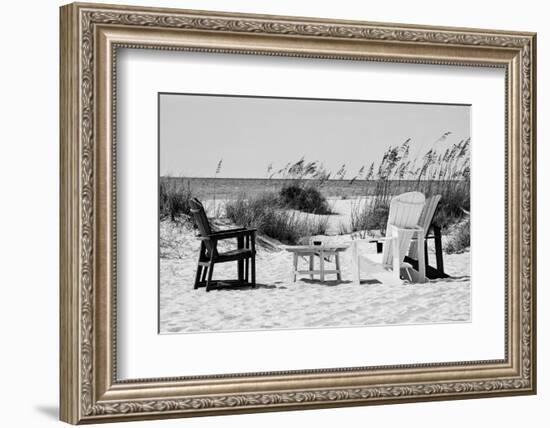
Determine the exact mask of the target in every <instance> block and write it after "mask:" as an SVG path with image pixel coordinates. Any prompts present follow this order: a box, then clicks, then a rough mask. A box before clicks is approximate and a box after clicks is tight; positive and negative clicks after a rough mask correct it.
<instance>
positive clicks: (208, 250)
mask: <svg viewBox="0 0 550 428" xmlns="http://www.w3.org/2000/svg"><path fill="white" fill-rule="evenodd" d="M191 213H192V214H193V218H194V220H195V224H196V226H197V228H198V229H199V234H200V236H199V239H200V240H201V247H200V251H199V261H198V263H197V273H196V275H195V287H194V288H195V289H197V288H199V287H206V291H210V290H211V289H212V288H213V287H216V288H218V287H219V286H220V285H229V286H242V285H251V286H252V287H256V247H255V241H256V229H249V228H239V229H230V230H220V231H214V230H212V228H211V227H210V222H209V221H208V218H207V217H206V212H205V210H204V207H203V205H202V203H201V202H200V201H199V200H198V199H197V198H193V199H192V200H191ZM224 239H236V240H237V248H236V249H235V250H231V251H226V252H223V253H222V252H219V251H218V242H219V241H221V240H224ZM234 261H236V262H237V280H218V281H212V275H213V273H214V266H215V265H216V264H217V263H227V262H234ZM249 271H250V276H249Z"/></svg>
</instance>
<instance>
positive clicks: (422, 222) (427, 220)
mask: <svg viewBox="0 0 550 428" xmlns="http://www.w3.org/2000/svg"><path fill="white" fill-rule="evenodd" d="M440 200H441V195H433V196H430V197H429V198H427V199H426V204H425V205H424V209H423V210H422V213H421V214H420V219H419V220H418V225H419V226H420V227H422V228H423V229H424V237H426V235H427V234H428V230H429V229H430V226H431V224H432V221H433V219H434V215H435V210H436V209H437V204H439V201H440ZM409 257H411V258H413V259H415V260H416V259H417V258H418V247H417V246H416V245H411V247H410V249H409Z"/></svg>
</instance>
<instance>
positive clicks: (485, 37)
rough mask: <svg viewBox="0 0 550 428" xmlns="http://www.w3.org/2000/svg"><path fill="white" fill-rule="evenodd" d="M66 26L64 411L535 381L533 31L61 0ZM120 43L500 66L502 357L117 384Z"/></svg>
mask: <svg viewBox="0 0 550 428" xmlns="http://www.w3.org/2000/svg"><path fill="white" fill-rule="evenodd" d="M60 23H61V40H60V43H61V46H60V52H61V63H60V67H61V73H60V74H61V76H60V79H61V80H60V92H61V93H60V138H61V178H60V180H61V207H60V210H61V219H60V230H61V237H60V242H61V250H60V252H61V254H60V256H61V270H60V278H61V280H60V308H61V309H60V310H61V312H60V329H61V344H60V349H61V351H60V355H61V361H60V384H61V398H60V400H61V412H60V414H61V420H63V421H65V422H69V423H72V424H77V423H97V422H107V421H123V420H134V419H153V418H169V417H187V416H201V415H221V414H229V413H247V412H260V411H281V410H298V409H311V408H323V407H336V406H357V405H371V404H385V403H400V402H410V401H425V400H445V399H465V398H477V397H495V396H503V395H520V394H534V393H535V392H536V334H535V333H536V331H535V330H536V288H535V285H536V238H535V237H536V183H535V178H536V168H535V167H536V165H535V162H536V150H535V131H536V116H535V106H536V102H535V93H536V91H535V69H536V68H535V66H536V62H535V61H536V45H535V42H536V36H535V34H533V33H520V32H508V31H493V30H478V29H464V28H441V27H424V26H412V25H401V24H381V23H369V22H353V21H331V20H324V19H312V18H293V17H281V16H263V15H244V14H230V13H219V12H199V11H188V10H174V9H159V8H143V7H126V6H113V5H100V4H80V3H75V4H70V5H67V6H63V7H62V8H61V15H60ZM119 48H125V49H151V50H168V51H190V52H210V53H225V54H227V55H234V54H246V55H263V56H283V57H284V56H288V57H300V58H306V59H307V58H312V59H313V58H315V59H324V60H342V61H348V60H349V61H351V60H353V61H377V62H394V63H395V62H398V63H410V64H432V65H445V66H471V67H498V68H501V69H503V70H505V75H506V78H505V79H506V84H505V88H503V92H502V97H505V106H506V108H505V110H506V117H505V120H504V122H505V131H504V135H505V142H503V144H502V145H501V146H500V147H502V148H503V150H505V151H506V156H505V159H506V161H505V162H506V165H505V175H506V177H505V185H506V189H505V199H506V203H505V213H504V216H505V230H503V231H502V233H503V234H505V242H506V245H505V254H503V257H504V259H505V263H504V266H505V274H504V278H505V284H502V286H503V287H505V296H506V298H505V308H504V311H505V314H506V315H505V323H504V324H505V325H504V326H503V328H504V337H505V343H504V344H503V346H504V356H505V358H503V359H499V360H484V361H449V362H443V363H441V362H438V363H433V364H409V365H397V366H395V365H389V364H388V365H382V366H363V367H356V368H350V367H334V368H326V369H316V370H298V369H299V368H296V370H289V371H283V372H281V371H277V372H262V373H237V374H219V373H212V374H207V375H204V376H191V377H189V376H188V377H186V374H185V373H181V377H175V378H155V379H132V380H120V379H118V377H117V359H116V345H117V329H116V308H117V294H116V286H117V264H116V263H117V257H116V256H117V234H116V220H117V211H116V192H117V186H116V165H117V159H116V150H115V147H116V138H115V137H116V133H115V130H116V117H117V116H116V78H117V75H116V59H117V49H119ZM496 149H499V147H496Z"/></svg>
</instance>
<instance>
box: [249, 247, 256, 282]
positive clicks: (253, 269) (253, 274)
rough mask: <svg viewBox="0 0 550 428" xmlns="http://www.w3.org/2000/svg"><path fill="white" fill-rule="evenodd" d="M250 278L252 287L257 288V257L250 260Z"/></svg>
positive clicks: (254, 256)
mask: <svg viewBox="0 0 550 428" xmlns="http://www.w3.org/2000/svg"><path fill="white" fill-rule="evenodd" d="M250 276H251V277H252V281H251V284H252V287H253V288H256V255H253V256H252V257H251V258H250Z"/></svg>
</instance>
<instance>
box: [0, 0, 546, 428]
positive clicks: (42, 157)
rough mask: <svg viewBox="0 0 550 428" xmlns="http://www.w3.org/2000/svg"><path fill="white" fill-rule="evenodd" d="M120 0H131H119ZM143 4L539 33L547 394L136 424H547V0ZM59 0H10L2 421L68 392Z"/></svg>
mask: <svg viewBox="0 0 550 428" xmlns="http://www.w3.org/2000/svg"><path fill="white" fill-rule="evenodd" d="M110 1H111V2H113V3H122V4H124V3H125V2H119V1H116V0H110ZM132 3H133V4H141V5H148V6H166V7H180V8H190V9H192V8H195V9H211V10H225V11H235V12H252V13H268V14H282V15H298V16H300V15H301V16H317V17H325V18H342V19H358V20H370V21H388V22H404V23H414V24H435V25H451V26H463V27H480V28H495V29H507V30H528V31H537V32H538V52H539V58H538V76H539V82H538V98H539V100H540V101H539V102H538V117H539V129H538V140H539V146H538V158H539V162H538V164H539V174H538V187H539V207H538V211H539V213H538V215H539V228H538V229H539V231H538V239H539V244H538V249H539V260H540V265H539V292H538V301H539V314H538V315H539V321H538V336H539V353H538V361H539V394H538V395H537V396H528V397H510V398H493V399H483V400H464V401H454V402H453V401H451V402H438V403H417V404H401V405H399V406H375V407H362V408H361V407H358V408H347V409H327V410H315V411H302V412H286V413H270V414H255V415H239V416H225V417H216V418H200V419H192V420H191V419H190V420H171V421H158V422H134V423H129V424H126V425H124V426H136V427H139V426H141V427H145V426H147V427H148V426H159V427H163V426H164V427H169V426H178V427H180V426H185V427H204V426H212V425H213V424H214V426H219V427H237V426H239V427H256V426H265V427H270V426H273V427H275V426H277V427H279V426H285V425H286V426H323V427H324V426H327V427H328V426H336V425H339V426H365V425H367V424H368V425H370V426H378V425H384V426H398V425H402V424H407V425H408V426H410V427H416V426H418V427H420V426H422V427H440V426H445V427H448V428H451V427H465V426H479V425H481V424H482V423H487V424H491V425H493V426H498V427H518V426H529V427H531V426H542V425H543V424H544V423H543V422H542V420H543V418H544V416H546V415H547V413H548V407H549V406H550V391H549V387H550V376H549V370H548V368H547V367H548V365H547V364H548V361H550V358H549V353H550V352H549V343H550V339H549V338H548V329H547V326H548V324H549V321H550V315H549V313H550V311H545V305H546V304H548V302H550V299H549V297H550V292H549V291H548V288H547V287H545V284H546V283H548V281H549V279H550V278H549V272H550V271H549V270H548V268H546V267H545V264H544V263H543V262H544V260H545V259H546V258H547V257H548V256H550V243H549V242H548V241H546V240H545V239H544V238H545V237H546V236H549V232H550V226H549V225H548V223H547V222H546V223H545V222H544V221H543V220H544V219H545V218H550V198H549V197H545V195H544V188H545V185H550V172H549V171H548V169H545V168H543V167H542V166H543V165H545V163H546V162H548V161H550V148H549V146H548V145H546V144H544V142H545V141H546V140H547V139H548V133H549V127H547V126H546V124H545V123H544V121H543V119H542V118H545V117H548V116H549V114H550V100H549V99H547V97H548V95H550V94H549V91H548V85H547V80H545V78H544V76H545V75H549V74H550V56H548V51H549V50H550V41H549V38H550V29H548V25H547V24H548V23H547V17H548V16H549V15H548V12H547V11H546V10H545V3H544V2H538V1H535V0H523V1H521V2H520V1H504V0H501V1H491V2H480V1H472V0H462V1H460V2H440V1H422V0H419V1H415V2H410V1H407V0H399V1H397V0H394V1H386V2H358V1H353V0H339V1H319V0H318V1H315V2H313V1H311V2H308V1H306V0H277V1H275V0H272V1H269V2H267V1H265V2H258V1H253V0H248V1H247V0H231V1H223V0H200V1H199V0H182V1H176V0H172V1H170V0H162V1H157V2H153V1H152V0H145V1H143V0H133V1H132ZM61 4H62V3H61V2H59V1H57V0H47V1H46V0H42V1H36V0H35V1H24V2H9V3H6V4H3V5H2V17H3V19H2V24H1V25H0V31H1V36H2V37H1V40H2V44H1V53H2V61H1V66H0V74H1V78H0V106H1V115H0V117H1V118H2V119H1V122H0V153H1V154H0V192H1V193H0V196H1V198H0V201H1V206H0V287H1V290H2V292H1V294H0V332H1V338H0V340H1V343H2V345H1V348H0V349H1V351H0V402H1V403H2V410H1V412H0V421H1V425H2V426H9V427H16V426H25V427H45V426H55V425H58V426H59V425H60V422H58V421H57V401H58V398H57V397H58V381H57V379H58V367H57V366H58V166H59V162H58V62H59V56H58V7H59V6H60V5H61Z"/></svg>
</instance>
